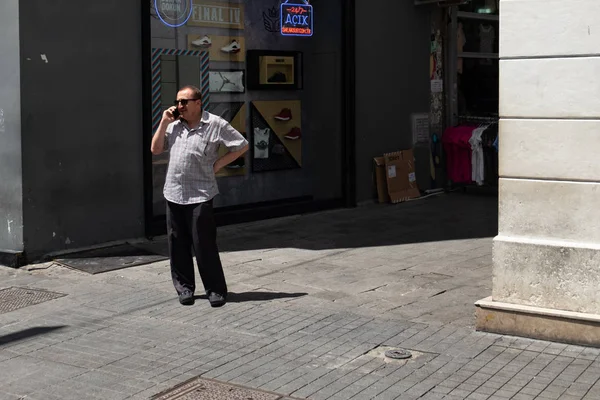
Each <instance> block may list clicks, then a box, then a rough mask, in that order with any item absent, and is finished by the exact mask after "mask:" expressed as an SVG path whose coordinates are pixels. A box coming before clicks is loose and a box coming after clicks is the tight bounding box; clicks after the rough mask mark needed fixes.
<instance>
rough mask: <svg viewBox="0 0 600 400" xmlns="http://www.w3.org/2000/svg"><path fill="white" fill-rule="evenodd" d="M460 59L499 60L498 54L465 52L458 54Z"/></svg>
mask: <svg viewBox="0 0 600 400" xmlns="http://www.w3.org/2000/svg"><path fill="white" fill-rule="evenodd" d="M458 57H460V58H498V53H476V52H464V53H458Z"/></svg>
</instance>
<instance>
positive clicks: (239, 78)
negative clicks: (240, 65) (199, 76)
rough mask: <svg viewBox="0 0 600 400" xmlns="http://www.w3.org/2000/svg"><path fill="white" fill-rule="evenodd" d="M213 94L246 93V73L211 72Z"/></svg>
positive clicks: (230, 71)
mask: <svg viewBox="0 0 600 400" xmlns="http://www.w3.org/2000/svg"><path fill="white" fill-rule="evenodd" d="M209 81H210V85H209V86H210V92H211V93H244V92H245V91H246V87H245V82H244V71H241V70H240V71H238V70H221V71H219V70H217V71H210V73H209Z"/></svg>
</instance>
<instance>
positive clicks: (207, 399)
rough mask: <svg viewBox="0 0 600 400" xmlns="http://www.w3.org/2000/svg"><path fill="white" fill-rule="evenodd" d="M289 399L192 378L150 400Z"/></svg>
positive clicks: (260, 391) (278, 395)
mask: <svg viewBox="0 0 600 400" xmlns="http://www.w3.org/2000/svg"><path fill="white" fill-rule="evenodd" d="M288 398H289V397H286V396H283V395H280V394H276V393H270V392H264V391H262V390H256V389H250V388H245V387H242V386H238V385H232V384H229V383H223V382H218V381H214V380H212V379H205V378H194V379H192V380H190V381H187V382H185V383H182V384H181V385H178V386H175V387H174V388H173V389H169V390H167V391H165V392H162V393H159V394H157V395H155V396H153V397H152V398H151V400H175V399H177V400H280V399H281V400H283V399H288Z"/></svg>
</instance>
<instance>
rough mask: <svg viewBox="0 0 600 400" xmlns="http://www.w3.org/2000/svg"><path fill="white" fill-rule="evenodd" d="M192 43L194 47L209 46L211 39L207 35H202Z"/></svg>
mask: <svg viewBox="0 0 600 400" xmlns="http://www.w3.org/2000/svg"><path fill="white" fill-rule="evenodd" d="M192 45H194V46H196V47H210V46H211V45H212V40H210V38H209V37H208V36H206V35H205V36H204V37H202V38H200V39H196V40H194V41H193V42H192Z"/></svg>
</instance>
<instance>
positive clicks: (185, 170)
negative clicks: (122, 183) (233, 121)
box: [163, 111, 248, 204]
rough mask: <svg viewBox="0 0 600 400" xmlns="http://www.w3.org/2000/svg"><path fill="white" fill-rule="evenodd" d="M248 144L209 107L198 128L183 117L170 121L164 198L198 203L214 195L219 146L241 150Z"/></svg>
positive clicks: (166, 142)
mask: <svg viewBox="0 0 600 400" xmlns="http://www.w3.org/2000/svg"><path fill="white" fill-rule="evenodd" d="M247 144H248V141H247V140H246V139H245V138H244V137H243V136H242V134H241V133H239V132H238V131H237V130H235V129H234V128H233V127H232V126H231V125H230V124H229V123H227V121H225V120H224V119H223V118H221V117H218V116H216V115H213V114H210V113H209V112H207V111H204V113H203V114H202V119H201V121H200V124H199V125H198V126H197V127H195V128H190V127H189V126H188V125H187V123H186V122H185V121H182V120H177V121H175V122H173V123H171V124H169V126H168V127H167V131H166V138H165V150H167V151H169V166H168V168H167V176H166V180H165V186H164V190H163V194H164V196H165V199H166V200H168V201H170V202H172V203H176V204H195V203H202V202H205V201H209V200H210V199H212V198H213V197H215V196H216V195H217V194H219V188H218V186H217V179H216V177H215V173H214V169H213V165H214V163H215V161H217V159H218V158H219V156H218V150H219V146H225V147H227V149H228V150H229V151H238V150H241V149H242V148H243V147H244V146H246V145H247Z"/></svg>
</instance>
